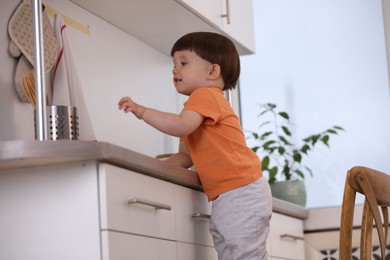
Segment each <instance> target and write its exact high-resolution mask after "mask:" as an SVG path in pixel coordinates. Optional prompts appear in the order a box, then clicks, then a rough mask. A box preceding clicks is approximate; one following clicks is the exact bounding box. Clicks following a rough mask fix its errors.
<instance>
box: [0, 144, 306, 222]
mask: <svg viewBox="0 0 390 260" xmlns="http://www.w3.org/2000/svg"><path fill="white" fill-rule="evenodd" d="M87 161H98V162H104V163H108V164H112V165H115V166H119V167H122V168H125V169H128V170H132V171H136V172H139V173H142V174H145V175H148V176H151V177H154V178H158V179H162V180H165V181H169V182H172V183H175V184H178V185H182V186H185V187H188V188H191V189H195V190H199V191H202V186H201V184H200V181H199V178H198V175H197V173H196V172H194V171H190V170H187V169H183V168H180V167H176V166H172V165H169V164H167V163H164V162H163V161H160V160H157V159H155V158H152V157H150V156H147V155H144V154H140V153H137V152H134V151H131V150H128V149H125V148H123V147H120V146H117V145H113V144H110V143H105V142H91V141H68V140H60V141H22V140H16V141H7V142H0V171H2V170H7V169H17V168H28V167H38V166H48V165H55V164H67V163H76V162H87ZM273 210H274V212H278V213H282V214H285V215H288V216H292V217H296V218H299V219H306V218H307V217H308V211H307V210H306V209H305V208H303V207H300V206H297V205H294V204H291V203H288V202H285V201H282V200H279V199H275V198H274V199H273Z"/></svg>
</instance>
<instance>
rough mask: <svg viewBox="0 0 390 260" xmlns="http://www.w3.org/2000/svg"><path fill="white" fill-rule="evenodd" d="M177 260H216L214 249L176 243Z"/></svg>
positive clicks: (216, 255)
mask: <svg viewBox="0 0 390 260" xmlns="http://www.w3.org/2000/svg"><path fill="white" fill-rule="evenodd" d="M177 260H218V254H217V251H215V249H214V247H210V246H202V245H196V244H187V243H181V242H178V243H177Z"/></svg>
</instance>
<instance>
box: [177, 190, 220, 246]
mask: <svg viewBox="0 0 390 260" xmlns="http://www.w3.org/2000/svg"><path fill="white" fill-rule="evenodd" d="M174 189H175V214H176V238H177V241H181V242H186V243H195V244H200V245H207V246H213V245H214V244H213V239H212V236H211V234H210V232H209V223H210V220H209V217H210V214H211V203H209V202H208V201H207V197H206V195H205V194H204V193H203V192H200V191H195V190H192V189H189V188H185V187H182V186H178V185H175V188H174Z"/></svg>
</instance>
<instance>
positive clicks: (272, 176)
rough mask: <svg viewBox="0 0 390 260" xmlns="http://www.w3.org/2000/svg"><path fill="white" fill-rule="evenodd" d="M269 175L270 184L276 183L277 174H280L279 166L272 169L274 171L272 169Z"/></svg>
mask: <svg viewBox="0 0 390 260" xmlns="http://www.w3.org/2000/svg"><path fill="white" fill-rule="evenodd" d="M268 173H269V174H268V176H269V178H268V182H270V183H273V182H275V181H276V174H277V173H278V167H277V166H274V167H272V169H270V170H269V172H268Z"/></svg>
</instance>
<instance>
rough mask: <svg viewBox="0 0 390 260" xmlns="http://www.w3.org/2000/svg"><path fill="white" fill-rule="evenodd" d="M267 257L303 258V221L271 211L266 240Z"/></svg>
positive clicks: (296, 259)
mask: <svg viewBox="0 0 390 260" xmlns="http://www.w3.org/2000/svg"><path fill="white" fill-rule="evenodd" d="M267 251H268V255H269V259H291V260H304V259H305V248H304V240H303V221H302V220H301V219H297V218H293V217H290V216H287V215H282V214H279V213H275V212H274V213H273V214H272V218H271V223H270V233H269V235H268V240H267Z"/></svg>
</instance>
